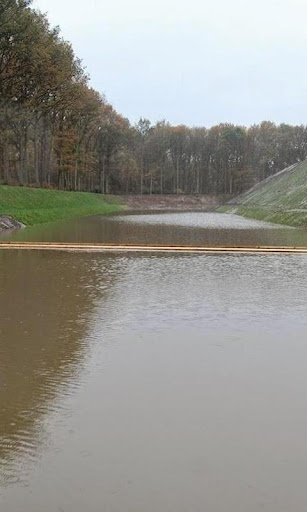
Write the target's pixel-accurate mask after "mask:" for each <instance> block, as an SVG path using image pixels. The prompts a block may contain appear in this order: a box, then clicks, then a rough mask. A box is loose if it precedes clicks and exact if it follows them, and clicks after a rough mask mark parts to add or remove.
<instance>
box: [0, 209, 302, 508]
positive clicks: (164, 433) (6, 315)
mask: <svg viewBox="0 0 307 512" xmlns="http://www.w3.org/2000/svg"><path fill="white" fill-rule="evenodd" d="M226 217H227V218H225V216H224V215H222V216H221V215H220V214H206V213H198V214H196V213H188V214H159V215H133V216H123V215H121V216H116V217H112V218H107V219H106V218H101V217H98V218H90V219H83V220H79V221H72V222H70V223H60V224H58V225H54V226H45V227H40V228H39V229H37V228H36V229H35V230H25V231H23V232H21V233H19V234H18V235H14V237H16V236H17V237H22V238H23V239H36V240H64V239H65V241H66V240H69V241H78V242H80V241H101V242H103V241H108V242H111V241H112V242H115V241H116V242H123V243H129V242H131V243H134V242H137V243H146V242H150V243H152V242H154V241H155V242H156V243H181V244H182V243H187V244H190V243H191V244H192V243H195V242H196V241H197V243H204V244H205V243H209V241H210V243H216V245H219V244H222V243H223V244H226V245H227V244H228V243H234V242H236V245H242V242H244V241H245V244H247V245H250V244H255V243H256V244H259V245H265V244H268V245H272V244H276V245H285V244H288V245H289V244H290V245H295V244H300V245H307V243H306V240H307V232H306V231H304V230H295V229H287V228H279V227H276V226H272V225H266V224H264V223H258V222H255V221H247V220H244V219H240V218H238V217H235V216H228V215H227V216H226ZM306 270H307V256H305V255H241V256H240V255H186V256H183V255H180V254H179V255H177V254H175V255H174V254H173V255H156V254H155V255H152V256H151V255H148V254H147V255H137V254H133V255H132V254H126V255H125V254H120V255H103V254H97V255H93V254H77V253H75V254H74V253H67V254H66V253H49V252H44V251H42V252H40V251H38V252H33V253H31V252H20V253H19V252H18V251H8V252H0V315H1V317H0V384H1V387H0V510H1V512H42V511H44V512H84V510H88V511H90V512H101V511H103V512H123V511H125V512H157V511H161V512H164V511H168V512H194V511H195V512H196V511H197V512H198V511H199V512H203V511H210V512H215V511H216V512H241V511H242V512H246V511H248V512H256V511H263V510H266V511H269V512H283V511H284V512H289V511H290V510H295V511H296V512H305V511H306V508H307V491H306V474H307V453H306V448H305V439H306V431H307V413H306V389H307V372H306V359H307V336H306V333H307V315H306V304H307V271H306Z"/></svg>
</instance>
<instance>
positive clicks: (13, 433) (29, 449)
mask: <svg viewBox="0 0 307 512" xmlns="http://www.w3.org/2000/svg"><path fill="white" fill-rule="evenodd" d="M106 266H108V260H107V259H106V260H105V261H104V262H103V265H99V267H96V266H95V264H94V263H93V262H92V261H91V260H89V261H87V262H85V261H84V260H82V259H81V258H79V257H78V256H77V255H76V257H75V258H74V259H73V261H72V259H71V258H69V256H68V255H61V257H59V255H57V254H55V255H53V257H52V258H48V257H47V255H46V254H44V253H38V254H34V253H33V254H21V253H18V252H13V253H12V254H9V253H6V252H4V253H1V254H0V268H1V271H0V311H1V321H0V340H1V343H0V379H1V387H0V410H1V417H0V482H1V479H2V481H3V483H5V482H6V481H8V482H9V481H10V479H13V480H14V478H15V477H16V476H17V475H15V472H16V468H15V465H14V464H15V463H16V458H15V455H16V454H17V456H18V458H20V456H22V455H25V456H26V457H27V458H30V459H32V458H35V456H36V453H35V452H36V444H37V443H38V442H39V441H40V437H41V435H42V431H41V429H42V425H41V422H42V420H43V419H44V414H45V413H48V412H50V410H52V408H53V403H52V400H53V399H54V398H55V397H56V396H58V395H59V394H62V393H65V389H66V387H67V386H68V384H70V385H76V384H77V382H78V380H77V379H78V373H79V371H80V367H82V363H83V362H84V358H86V355H87V352H88V351H89V350H90V343H89V340H88V339H87V336H86V334H87V330H88V324H89V322H90V318H91V314H92V311H93V308H94V305H95V300H96V299H97V298H98V297H99V298H100V300H102V298H103V296H104V294H105V293H106V292H105V291H104V290H103V287H102V286H100V281H101V277H102V272H103V275H104V285H107V284H108V283H110V282H112V280H113V274H112V272H111V271H109V272H108V273H107V274H106V273H105V272H104V269H105V267H106ZM17 465H18V460H17ZM21 477H22V475H19V476H18V478H21Z"/></svg>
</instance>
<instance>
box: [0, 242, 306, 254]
mask: <svg viewBox="0 0 307 512" xmlns="http://www.w3.org/2000/svg"><path fill="white" fill-rule="evenodd" d="M1 249H2V250H28V251H35V250H43V251H66V252H94V253H100V252H113V253H118V252H140V253H142V252H150V253H204V254H208V253H240V254H242V253H243V254H244V253H247V254H251V253H262V254H266V253H275V254H307V247H286V246H285V247H284V246H282V247H281V246H278V247H277V246H276V247H274V246H253V247H205V246H189V245H122V244H101V243H62V242H0V250H1Z"/></svg>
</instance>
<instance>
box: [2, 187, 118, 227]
mask: <svg viewBox="0 0 307 512" xmlns="http://www.w3.org/2000/svg"><path fill="white" fill-rule="evenodd" d="M122 208H123V206H122V205H121V204H120V202H119V200H117V199H115V198H112V197H109V196H101V195H99V194H90V193H87V192H62V191H58V190H45V189H36V188H25V187H8V186H0V215H3V214H4V215H5V214H6V215H11V216H12V217H14V218H15V219H16V220H19V221H20V222H22V223H24V224H26V225H27V226H34V225H35V224H43V223H45V222H53V221H56V220H60V219H68V218H73V217H83V216H86V215H95V214H108V213H115V212H117V211H120V210H121V209H122Z"/></svg>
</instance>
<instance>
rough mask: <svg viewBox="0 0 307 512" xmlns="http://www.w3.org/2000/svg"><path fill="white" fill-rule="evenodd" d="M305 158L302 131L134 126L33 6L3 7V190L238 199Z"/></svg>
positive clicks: (14, 0)
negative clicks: (93, 82)
mask: <svg viewBox="0 0 307 512" xmlns="http://www.w3.org/2000/svg"><path fill="white" fill-rule="evenodd" d="M306 156H307V126H305V125H300V126H290V125H286V124H281V125H275V124H274V123H272V122H269V121H265V122H262V123H261V124H258V125H253V126H251V127H248V128H247V127H244V126H235V125H233V124H227V123H225V124H219V125H218V126H213V127H212V128H209V129H207V128H203V127H197V128H190V127H187V126H184V125H182V126H171V125H170V124H169V123H168V122H167V121H165V120H163V121H160V122H158V123H156V124H151V123H150V121H149V120H147V119H140V121H139V122H138V123H137V124H135V125H131V124H130V123H129V121H128V120H127V119H125V118H124V117H123V116H121V115H120V114H119V113H117V112H116V110H115V109H114V108H113V107H112V105H110V104H109V103H108V101H107V100H106V98H105V97H104V96H102V95H101V94H99V93H98V92H97V91H95V90H93V89H92V88H91V87H90V85H89V77H88V75H87V73H86V71H85V69H84V67H83V65H82V63H81V61H80V60H79V59H78V58H77V56H76V55H75V54H74V51H73V48H72V46H71V45H70V43H69V42H67V41H65V40H64V39H63V38H62V37H61V34H60V31H59V29H58V28H52V27H50V24H49V22H48V19H47V17H46V16H45V15H44V14H42V13H40V12H39V11H36V10H34V9H33V8H32V7H31V0H0V183H3V184H11V185H21V186H38V187H52V188H58V189H62V190H79V191H92V192H99V193H103V194H108V193H115V194H117V193H118V194H120V193H125V194H174V193H175V194H178V193H184V194H227V195H235V194H238V193H241V192H242V191H244V190H245V189H247V188H248V187H249V186H251V185H252V184H254V183H256V182H258V181H260V180H262V179H264V178H266V177H268V176H270V175H272V174H274V173H276V172H277V171H279V170H281V169H283V168H284V167H286V166H288V165H291V164H293V163H295V162H299V161H301V160H303V159H305V158H306Z"/></svg>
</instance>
